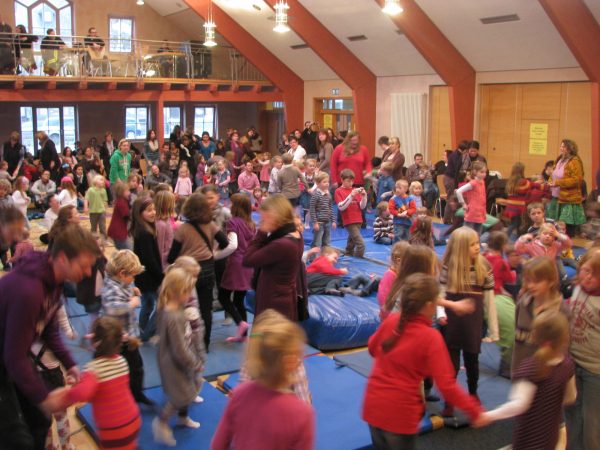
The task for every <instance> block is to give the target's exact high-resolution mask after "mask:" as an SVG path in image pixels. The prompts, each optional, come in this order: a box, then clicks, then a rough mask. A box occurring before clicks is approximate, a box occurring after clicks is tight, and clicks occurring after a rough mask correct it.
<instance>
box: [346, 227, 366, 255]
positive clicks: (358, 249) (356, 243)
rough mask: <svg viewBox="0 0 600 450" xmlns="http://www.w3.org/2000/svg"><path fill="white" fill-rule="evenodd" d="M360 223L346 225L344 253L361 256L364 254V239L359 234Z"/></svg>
mask: <svg viewBox="0 0 600 450" xmlns="http://www.w3.org/2000/svg"><path fill="white" fill-rule="evenodd" d="M361 225H362V224H360V223H351V224H350V225H346V231H348V241H347V242H346V255H348V256H356V257H358V258H362V257H363V256H364V255H365V240H364V239H363V237H362V235H361V234H360V228H361Z"/></svg>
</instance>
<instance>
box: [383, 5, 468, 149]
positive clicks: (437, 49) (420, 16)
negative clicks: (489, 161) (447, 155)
mask: <svg viewBox="0 0 600 450" xmlns="http://www.w3.org/2000/svg"><path fill="white" fill-rule="evenodd" d="M375 3H377V4H378V5H379V6H380V7H383V5H384V0H375ZM402 7H403V8H404V12H403V13H401V14H398V15H396V16H390V19H391V21H392V22H394V24H395V25H396V26H397V27H399V28H400V29H401V30H402V31H403V32H404V35H405V36H406V37H407V38H408V40H409V41H410V42H411V43H412V44H413V45H414V46H415V48H416V49H417V50H418V51H419V53H421V55H422V56H423V58H425V59H426V60H427V62H428V63H429V64H430V65H431V67H433V69H434V70H435V71H436V72H437V73H438V75H439V76H440V77H441V78H442V80H444V83H446V84H447V85H448V87H449V88H450V122H451V128H452V130H451V131H452V145H454V146H456V145H457V144H458V142H459V141H461V140H462V139H471V138H472V137H473V127H474V121H475V69H474V68H473V67H472V66H471V64H470V63H469V62H468V61H467V60H466V59H465V57H464V56H463V55H461V53H460V52H459V51H458V50H457V49H456V47H454V45H452V43H451V42H450V41H449V40H448V38H447V37H446V36H444V34H443V33H442V32H441V31H440V30H439V28H438V27H437V26H436V25H435V24H434V23H433V21H432V20H431V19H430V18H429V17H428V16H427V14H425V12H424V11H423V10H422V9H421V8H420V7H419V5H417V2H416V1H415V0H402Z"/></svg>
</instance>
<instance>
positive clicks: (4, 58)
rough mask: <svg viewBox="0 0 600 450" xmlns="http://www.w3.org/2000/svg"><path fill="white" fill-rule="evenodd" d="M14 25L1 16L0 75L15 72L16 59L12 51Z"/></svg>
mask: <svg viewBox="0 0 600 450" xmlns="http://www.w3.org/2000/svg"><path fill="white" fill-rule="evenodd" d="M11 33H12V27H11V26H10V25H9V24H8V23H6V22H4V21H3V20H2V17H1V16H0V75H12V74H14V68H15V60H14V59H13V53H12V34H11Z"/></svg>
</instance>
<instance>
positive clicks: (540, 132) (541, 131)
mask: <svg viewBox="0 0 600 450" xmlns="http://www.w3.org/2000/svg"><path fill="white" fill-rule="evenodd" d="M529 139H544V140H548V124H547V123H530V124H529Z"/></svg>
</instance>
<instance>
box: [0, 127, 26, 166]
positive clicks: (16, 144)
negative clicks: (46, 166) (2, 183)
mask: <svg viewBox="0 0 600 450" xmlns="http://www.w3.org/2000/svg"><path fill="white" fill-rule="evenodd" d="M20 137H21V135H20V134H19V132H18V131H13V132H12V133H10V138H9V139H8V141H6V142H5V143H4V145H3V147H2V155H0V161H6V162H7V163H8V173H9V174H10V175H11V176H12V177H16V176H17V175H18V174H19V170H20V169H21V165H22V164H23V159H24V158H25V146H24V145H23V144H21V141H20Z"/></svg>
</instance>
